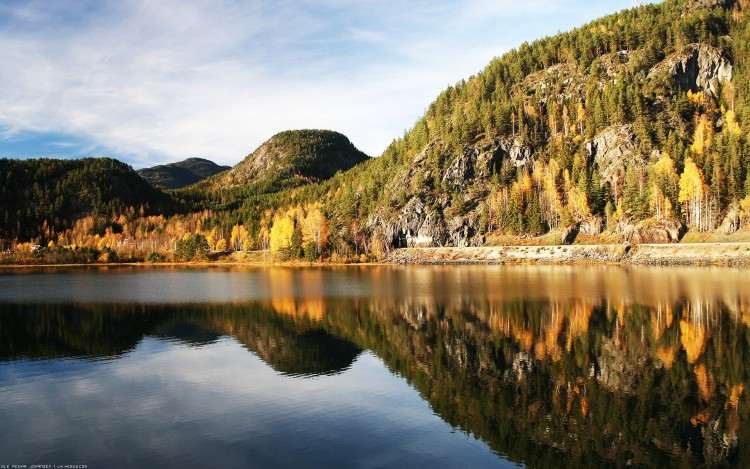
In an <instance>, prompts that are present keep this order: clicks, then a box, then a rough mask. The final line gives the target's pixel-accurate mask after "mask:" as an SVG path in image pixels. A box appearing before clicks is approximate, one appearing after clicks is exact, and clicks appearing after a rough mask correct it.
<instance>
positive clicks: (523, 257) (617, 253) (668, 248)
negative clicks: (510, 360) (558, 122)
mask: <svg viewBox="0 0 750 469" xmlns="http://www.w3.org/2000/svg"><path fill="white" fill-rule="evenodd" d="M385 260H386V262H388V263H391V264H405V265H409V264H417V265H419V264H422V265H448V264H456V265H460V264H489V265H504V264H544V265H556V264H564V265H571V264H572V265H663V266H690V265H695V266H701V265H702V266H711V265H720V266H750V243H748V242H737V243H682V244H680V243H675V244H634V245H630V244H627V243H625V244H574V245H550V246H481V247H439V248H402V249H398V250H396V251H393V252H392V253H391V254H390V255H389V256H388V257H387V258H386V259H385Z"/></svg>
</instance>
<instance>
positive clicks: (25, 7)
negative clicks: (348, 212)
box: [0, 0, 629, 167]
mask: <svg viewBox="0 0 750 469" xmlns="http://www.w3.org/2000/svg"><path fill="white" fill-rule="evenodd" d="M621 3H622V4H621ZM627 6H629V3H628V4H626V2H613V1H608V2H583V1H579V2H572V3H571V2H565V3H563V2H559V1H554V0H528V1H526V2H510V1H496V2H490V1H468V0H467V1H464V2H447V1H445V2H440V1H438V2H435V1H430V2H428V1H415V2H408V3H407V4H403V2H396V1H392V0H382V1H374V0H365V1H360V2H350V1H343V0H327V1H322V2H321V1H316V2H306V1H275V2H268V1H255V2H243V1H239V0H237V1H233V0H217V1H205V0H186V1H177V0H162V1H160V2H149V1H145V0H144V1H130V2H98V1H93V0H89V1H75V2H74V1H70V2H51V3H50V2H32V3H27V2H18V3H14V2H10V3H7V4H6V5H4V6H2V7H0V43H2V44H3V47H2V48H1V49H0V61H2V63H3V64H4V66H3V67H2V68H1V69H0V89H2V90H3V92H2V93H1V94H0V130H2V132H1V133H0V139H2V140H0V155H3V154H5V156H22V155H21V154H19V153H21V152H22V151H24V149H26V151H29V152H32V153H33V152H34V151H35V148H36V151H39V150H38V148H41V147H39V146H37V147H34V146H33V144H34V143H35V142H36V143H39V142H40V141H45V142H46V141H47V140H49V137H48V135H49V134H55V138H54V141H55V142H56V145H49V144H47V146H46V147H45V148H49V149H53V148H56V149H57V150H58V154H65V153H60V152H62V151H65V150H68V149H70V147H71V146H74V145H78V146H79V147H80V151H83V149H86V150H89V151H90V150H91V149H92V148H94V149H96V151H98V152H107V153H108V154H110V155H112V156H115V157H118V158H121V159H124V160H126V161H128V162H130V163H131V164H133V165H134V166H136V167H140V166H149V165H153V164H158V163H165V162H170V161H177V160H181V159H184V158H187V157H191V156H204V157H208V158H211V159H214V160H215V161H217V162H219V163H222V164H234V163H236V162H237V161H239V160H240V159H241V158H242V157H243V156H244V155H246V154H248V153H250V152H251V151H252V150H254V149H255V148H256V147H257V146H258V145H259V144H261V143H262V142H263V141H265V140H266V139H268V138H269V137H270V136H271V135H273V134H274V133H276V132H279V131H282V130H286V129H294V128H330V129H334V130H338V131H340V132H342V133H345V134H346V135H347V136H349V138H350V139H351V140H352V141H353V142H354V144H355V145H357V146H359V147H360V148H361V149H363V150H364V151H365V152H367V153H369V154H371V155H378V154H380V153H381V152H382V151H383V150H384V149H385V147H386V145H387V144H388V143H389V142H390V140H391V139H393V138H395V137H397V136H399V135H400V134H401V133H402V132H403V130H404V129H407V128H409V127H411V125H412V124H413V123H414V122H415V121H416V120H417V119H418V118H419V117H420V116H421V114H422V113H423V111H424V109H426V107H427V106H428V105H429V104H430V102H431V101H432V100H433V99H434V98H435V97H436V96H437V94H438V93H439V92H440V91H441V90H442V89H444V88H445V87H446V86H448V85H449V84H452V83H455V82H456V81H457V80H460V79H461V78H466V77H468V76H469V75H471V74H474V73H477V72H478V71H479V70H480V69H481V68H482V67H483V66H484V65H486V64H487V63H488V62H489V61H490V60H491V59H492V57H494V56H498V55H501V54H502V53H504V52H506V51H507V50H509V49H510V48H511V47H515V46H517V45H519V44H520V43H521V42H523V41H525V40H533V39H534V38H537V37H542V36H545V35H549V34H554V33H555V32H556V31H557V30H560V29H563V30H565V29H569V28H570V27H573V26H576V25H579V24H582V23H583V22H585V21H587V20H589V19H592V18H595V17H597V16H600V15H601V14H604V13H607V12H613V11H615V10H617V9H620V8H624V7H627ZM531 13H533V15H532V14H531ZM64 135H67V136H69V140H70V141H69V142H68V143H69V144H68V145H67V146H66V142H65V141H62V142H61V138H60V137H61V136H64ZM13 138H15V141H16V144H15V145H14V146H10V145H8V144H7V142H8V139H13ZM18 141H25V142H28V144H29V145H28V146H26V147H24V145H22V144H19V143H18ZM71 142H72V143H71ZM71 151H72V150H71ZM8 153H11V154H10V155H8ZM73 153H75V152H73ZM27 156H42V155H38V154H28V155H27Z"/></svg>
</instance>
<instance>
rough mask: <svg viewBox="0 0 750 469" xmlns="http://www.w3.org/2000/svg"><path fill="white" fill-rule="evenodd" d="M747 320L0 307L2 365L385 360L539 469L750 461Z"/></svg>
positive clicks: (494, 301)
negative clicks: (229, 347) (179, 351)
mask: <svg viewBox="0 0 750 469" xmlns="http://www.w3.org/2000/svg"><path fill="white" fill-rule="evenodd" d="M748 314H750V313H748V307H747V304H746V303H745V302H744V300H741V299H737V298H734V297H732V296H731V295H729V296H727V295H724V296H717V297H711V298H709V299H698V300H696V299H695V298H686V297H678V298H673V299H671V300H663V299H658V300H657V301H653V302H651V303H650V304H638V303H633V302H629V301H626V300H624V299H623V298H614V299H613V298H602V299H599V300H596V299H593V298H590V297H586V298H581V299H575V298H562V297H546V298H545V297H541V298H537V299H523V298H520V297H515V298H489V297H488V298H482V297H478V296H476V295H474V296H470V297H468V296H467V297H465V298H462V299H460V300H455V299H454V300H440V299H439V297H429V296H424V297H421V298H416V299H415V298H414V297H409V296H402V297H399V296H394V297H388V298H386V297H381V298H380V299H373V298H338V299H335V298H322V297H313V298H311V299H299V298H292V297H286V298H285V297H281V298H276V299H274V300H273V301H261V302H254V303H238V304H218V305H217V304H213V305H189V306H184V305H183V306H179V307H178V306H173V305H13V304H2V305H0V322H1V323H2V324H1V325H2V327H0V331H1V332H0V334H2V337H1V338H2V342H1V343H0V358H2V360H16V359H22V358H23V359H53V358H59V357H90V358H93V357H111V356H117V355H121V354H123V353H126V352H127V351H128V350H131V349H132V348H133V347H135V346H136V345H137V343H138V341H139V340H141V339H142V338H143V337H144V336H157V337H174V338H176V339H178V340H181V341H183V342H184V343H186V344H188V345H191V346H202V345H205V344H207V343H211V341H213V340H216V339H217V338H218V337H221V336H231V337H233V338H234V339H236V340H237V341H238V342H239V343H241V344H243V345H244V346H245V347H247V348H248V349H249V350H251V351H252V352H254V353H255V354H257V355H258V356H259V357H260V358H261V359H263V360H264V361H265V362H266V363H268V364H269V365H270V366H272V367H273V368H274V369H275V370H277V371H278V372H280V373H284V374H292V375H297V376H318V375H325V374H332V373H339V372H342V371H344V370H346V369H348V368H349V367H350V366H351V364H352V363H353V361H354V360H355V358H356V356H357V355H358V354H359V352H360V350H361V349H370V350H372V351H373V352H374V353H376V354H377V355H378V356H379V357H380V358H381V359H382V360H383V361H384V362H385V363H386V365H387V366H388V367H389V368H390V369H391V370H392V372H394V373H397V374H399V375H401V376H403V377H404V378H405V379H406V380H408V381H409V382H410V383H411V385H412V386H414V388H415V389H417V390H418V391H419V392H420V393H421V395H422V396H423V398H424V399H425V400H427V401H428V402H429V403H430V405H431V406H432V408H433V410H434V411H435V412H436V413H437V414H438V415H440V416H441V417H442V418H443V419H444V420H445V421H446V422H448V423H449V424H451V425H452V426H454V427H455V428H457V429H460V430H462V431H465V432H467V433H470V434H473V435H476V436H477V437H479V438H481V439H483V440H484V441H486V442H487V443H488V444H489V445H490V446H491V447H492V448H493V449H494V450H495V451H497V452H498V453H500V454H503V455H506V456H507V457H509V458H510V459H512V460H514V461H517V462H523V463H526V464H528V465H531V466H537V467H544V466H554V467H559V466H560V465H575V466H579V465H585V464H596V465H601V464H604V463H607V462H609V463H615V464H635V465H647V466H656V465H660V464H673V463H674V462H675V461H676V460H677V461H683V462H685V463H687V464H692V465H701V464H705V465H716V464H733V465H735V464H736V465H740V466H746V465H748V464H750V461H749V460H748V458H749V457H750V455H748V452H747V451H746V450H743V448H745V447H746V445H747V442H748V441H750V434H749V433H750V425H747V421H748V419H747V417H748V412H749V411H750V404H749V403H748V399H747V395H746V393H745V386H746V385H747V384H748V373H749V372H750V370H748V369H747V366H746V364H747V363H749V362H750V343H749V342H750V334H748V324H750V322H749V318H748Z"/></svg>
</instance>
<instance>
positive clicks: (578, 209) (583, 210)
mask: <svg viewBox="0 0 750 469" xmlns="http://www.w3.org/2000/svg"><path fill="white" fill-rule="evenodd" d="M568 210H569V211H570V215H571V216H572V217H573V221H576V222H579V221H583V220H588V219H589V218H591V208H589V200H588V197H586V193H585V192H584V191H582V190H581V189H580V188H578V186H571V187H570V190H569V191H568Z"/></svg>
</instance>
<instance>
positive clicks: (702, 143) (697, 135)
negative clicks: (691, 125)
mask: <svg viewBox="0 0 750 469" xmlns="http://www.w3.org/2000/svg"><path fill="white" fill-rule="evenodd" d="M712 141H713V127H712V126H711V121H710V120H709V119H708V117H707V116H706V115H705V114H701V116H700V117H699V118H698V122H696V124H695V130H694V131H693V143H692V144H691V145H690V150H691V151H692V152H693V154H694V155H696V156H699V157H702V156H703V155H704V154H705V152H706V150H708V148H710V147H711V142H712Z"/></svg>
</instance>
